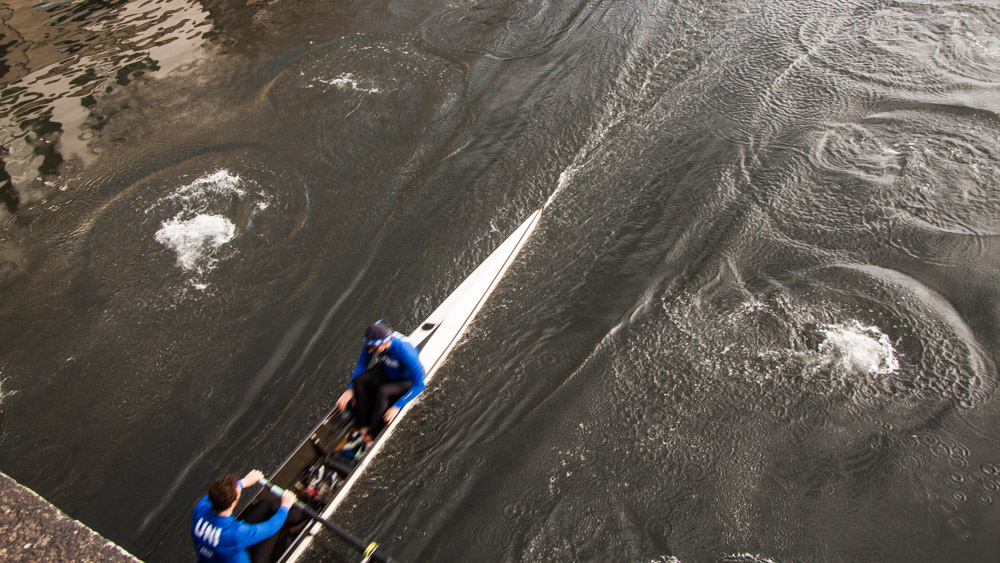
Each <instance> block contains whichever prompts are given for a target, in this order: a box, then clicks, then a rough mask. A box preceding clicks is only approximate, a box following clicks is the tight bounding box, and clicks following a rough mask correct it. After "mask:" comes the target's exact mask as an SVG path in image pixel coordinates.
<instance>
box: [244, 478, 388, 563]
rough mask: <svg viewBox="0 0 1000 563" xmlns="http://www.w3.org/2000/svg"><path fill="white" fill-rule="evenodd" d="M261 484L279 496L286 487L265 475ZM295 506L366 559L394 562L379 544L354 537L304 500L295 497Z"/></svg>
mask: <svg viewBox="0 0 1000 563" xmlns="http://www.w3.org/2000/svg"><path fill="white" fill-rule="evenodd" d="M260 484H261V485H263V486H264V487H265V488H267V489H270V491H271V493H273V494H274V495H275V496H278V497H280V496H281V495H282V494H284V492H285V489H282V488H281V487H279V486H277V485H275V484H274V483H272V482H270V481H268V480H267V479H265V478H263V477H261V478H260ZM295 506H297V507H299V510H301V511H302V513H303V514H305V515H306V516H308V517H310V518H312V519H313V520H315V521H317V522H319V523H320V524H322V525H323V526H325V527H326V528H327V529H328V530H330V531H331V532H333V533H334V534H337V535H338V536H340V538H341V539H343V540H344V541H346V542H347V543H349V544H351V547H353V548H355V549H357V550H358V551H360V552H361V553H362V554H363V555H364V557H365V558H364V561H378V562H379V563H392V559H391V558H390V557H389V556H388V555H382V554H381V553H378V551H377V550H378V547H379V546H378V544H377V543H375V542H368V543H365V542H364V541H363V540H360V539H358V538H356V537H354V536H353V535H351V534H350V533H349V532H347V531H346V530H344V529H342V528H340V527H338V526H337V525H336V524H334V523H333V522H330V521H329V520H327V519H326V518H323V517H322V516H320V515H319V514H316V511H315V510H313V509H312V508H309V505H307V504H306V503H304V502H302V501H301V500H299V499H295Z"/></svg>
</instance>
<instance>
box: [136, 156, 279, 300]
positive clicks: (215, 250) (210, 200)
mask: <svg viewBox="0 0 1000 563" xmlns="http://www.w3.org/2000/svg"><path fill="white" fill-rule="evenodd" d="M271 203H272V202H271V198H270V196H268V195H267V194H266V193H264V192H262V191H260V192H259V193H258V192H257V191H253V190H248V189H247V187H246V186H245V182H244V181H243V179H242V178H241V177H240V176H239V175H237V174H233V173H231V172H229V171H228V170H225V169H220V170H216V171H214V172H211V173H208V174H205V175H203V176H201V177H199V178H197V179H195V180H194V181H192V182H190V183H188V184H185V185H183V186H181V187H179V188H177V189H176V190H174V191H173V192H172V193H170V194H169V195H167V196H165V197H163V198H161V199H160V200H159V201H157V202H156V204H154V205H153V206H152V207H150V208H149V209H147V210H146V213H147V214H154V216H155V215H160V216H163V215H168V216H169V218H168V219H166V220H163V221H162V222H160V224H159V228H158V230H157V231H156V233H155V235H154V238H155V239H156V241H157V242H158V243H160V244H161V245H163V246H164V247H165V248H166V249H168V250H170V251H172V252H173V253H174V254H175V255H176V258H177V261H176V264H177V266H178V267H179V268H181V269H182V270H184V271H185V272H188V273H190V274H191V275H192V277H191V279H189V282H190V283H191V285H192V286H193V287H194V288H195V289H199V290H204V289H205V288H206V287H208V284H207V283H206V282H205V281H204V276H205V275H206V274H208V273H209V272H211V271H212V270H213V269H215V267H216V266H217V265H218V263H219V262H220V261H221V260H223V259H224V258H226V257H227V256H229V255H232V254H233V253H234V252H235V250H230V251H227V250H225V249H226V247H227V245H228V244H229V243H230V242H232V241H233V239H235V238H236V236H237V234H238V233H237V231H238V229H237V226H236V222H234V219H232V218H231V216H233V215H235V216H237V217H242V216H246V218H245V220H251V221H252V216H253V215H255V214H257V213H261V212H263V211H265V210H267V209H268V208H269V207H270V205H271ZM240 221H244V219H240Z"/></svg>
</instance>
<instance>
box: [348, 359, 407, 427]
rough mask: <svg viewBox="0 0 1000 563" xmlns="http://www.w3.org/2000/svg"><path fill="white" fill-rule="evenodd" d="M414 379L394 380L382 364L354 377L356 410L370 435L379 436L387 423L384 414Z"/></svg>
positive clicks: (359, 419)
mask: <svg viewBox="0 0 1000 563" xmlns="http://www.w3.org/2000/svg"><path fill="white" fill-rule="evenodd" d="M412 385H413V382H412V381H393V380H391V379H389V376H387V375H386V374H385V369H384V368H383V367H382V365H381V364H379V365H377V366H375V367H373V368H372V369H370V370H368V371H366V372H364V373H362V374H361V375H359V376H357V377H355V378H354V409H355V410H354V412H355V414H356V415H357V417H358V424H360V425H361V426H362V427H364V426H367V427H368V435H369V436H377V435H378V433H379V432H381V431H382V427H383V426H385V423H384V422H383V421H382V415H384V414H385V411H387V410H389V407H390V406H392V404H393V403H395V402H396V401H398V400H399V398H400V397H402V396H403V395H405V394H406V392H407V391H409V390H410V387H411V386H412Z"/></svg>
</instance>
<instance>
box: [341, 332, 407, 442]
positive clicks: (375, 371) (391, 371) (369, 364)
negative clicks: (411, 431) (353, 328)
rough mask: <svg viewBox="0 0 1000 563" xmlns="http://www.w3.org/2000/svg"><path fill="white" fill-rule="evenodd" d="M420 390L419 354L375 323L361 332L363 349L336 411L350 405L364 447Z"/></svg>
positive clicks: (399, 338) (398, 336)
mask: <svg viewBox="0 0 1000 563" xmlns="http://www.w3.org/2000/svg"><path fill="white" fill-rule="evenodd" d="M423 390H424V366H423V364H421V363H420V353H419V352H418V351H417V349H416V348H415V347H414V346H413V344H411V343H410V342H409V341H408V340H406V338H405V337H404V336H403V335H401V334H399V333H397V332H393V331H392V330H390V329H389V327H387V326H386V325H385V324H384V323H383V322H382V321H376V322H375V323H374V324H372V325H371V326H369V327H368V329H367V330H365V339H364V348H362V350H361V355H360V356H359V357H358V363H357V364H356V365H355V366H354V373H353V374H352V375H351V382H350V384H349V385H348V386H347V390H346V391H344V393H343V394H342V395H341V396H340V399H338V400H337V408H339V409H340V410H344V409H345V408H347V405H349V404H353V405H354V413H355V415H356V417H357V420H358V424H359V425H360V426H361V429H360V432H361V435H362V436H363V437H364V440H365V443H366V444H367V443H370V442H371V441H372V439H374V438H375V436H378V433H379V432H381V431H382V429H383V428H384V427H385V425H387V424H389V423H390V422H392V419H394V418H395V417H396V415H397V414H399V411H400V410H401V409H402V408H403V407H404V406H406V404H407V403H409V402H410V401H412V400H413V398H414V397H416V396H417V395H419V394H420V392H421V391H423Z"/></svg>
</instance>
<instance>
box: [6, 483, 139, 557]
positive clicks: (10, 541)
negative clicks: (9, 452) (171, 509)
mask: <svg viewBox="0 0 1000 563" xmlns="http://www.w3.org/2000/svg"><path fill="white" fill-rule="evenodd" d="M0 561H4V562H12V561H17V562H20V561H24V562H28V561H30V562H32V563H34V562H37V561H101V562H105V561H107V562H112V563H114V562H119V561H121V562H135V561H138V559H136V558H135V557H133V556H132V555H130V554H129V553H128V552H127V551H125V550H124V549H122V548H120V547H118V546H117V545H116V544H114V543H112V542H110V541H108V540H106V539H105V538H103V537H102V536H101V535H100V534H98V533H97V532H95V531H93V530H91V529H90V528H88V527H87V526H84V525H83V524H82V523H81V522H79V521H77V520H74V519H72V518H70V517H69V516H67V515H66V514H65V513H63V511H61V510H59V509H58V508H56V507H55V506H52V504H50V503H49V502H48V501H47V500H45V499H43V498H42V497H40V496H38V494H36V493H35V492H34V491H32V490H31V489H29V488H27V487H24V486H22V485H21V484H20V483H18V482H17V481H15V480H13V479H11V478H10V477H8V476H7V475H5V474H4V473H0Z"/></svg>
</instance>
